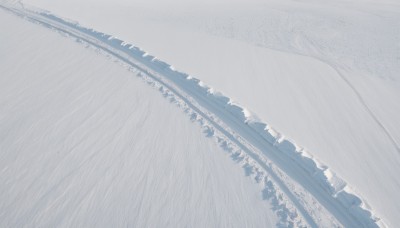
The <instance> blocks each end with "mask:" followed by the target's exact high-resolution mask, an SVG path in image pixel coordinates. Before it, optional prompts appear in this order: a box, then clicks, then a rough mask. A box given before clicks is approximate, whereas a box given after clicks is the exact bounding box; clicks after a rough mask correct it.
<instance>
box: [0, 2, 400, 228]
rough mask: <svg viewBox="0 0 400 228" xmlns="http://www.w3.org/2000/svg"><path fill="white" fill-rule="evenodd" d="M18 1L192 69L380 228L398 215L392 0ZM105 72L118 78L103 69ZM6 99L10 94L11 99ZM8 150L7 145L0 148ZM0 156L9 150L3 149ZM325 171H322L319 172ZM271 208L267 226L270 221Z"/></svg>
mask: <svg viewBox="0 0 400 228" xmlns="http://www.w3.org/2000/svg"><path fill="white" fill-rule="evenodd" d="M24 2H25V3H28V4H30V5H34V6H38V7H40V8H43V9H48V10H50V11H51V12H53V13H55V14H56V15H59V16H63V17H66V18H69V19H72V20H75V21H79V22H80V23H81V24H83V25H85V26H87V27H90V28H94V29H96V30H98V31H102V32H105V33H108V34H113V35H115V36H118V37H119V38H121V39H122V40H124V41H128V42H131V43H134V44H135V45H137V46H139V47H141V48H143V49H145V50H146V51H148V52H149V53H151V54H153V55H156V56H157V57H158V58H159V59H162V60H163V61H166V62H168V63H169V64H173V65H174V66H175V68H177V69H179V70H181V71H183V72H186V73H189V74H190V75H194V77H196V78H199V79H200V80H202V81H204V82H205V84H207V85H210V86H212V87H213V88H214V89H213V91H215V90H216V91H221V92H223V94H224V95H226V96H228V97H230V98H232V99H233V100H234V101H236V102H238V103H239V104H240V105H241V106H244V107H246V108H248V110H251V112H252V113H254V114H255V115H256V116H257V117H258V118H259V119H258V118H256V119H257V120H258V121H261V122H264V123H268V124H270V125H271V126H272V127H273V128H274V129H275V130H277V131H278V132H280V133H282V134H284V135H285V136H286V137H288V138H290V139H291V140H292V141H294V142H296V144H297V145H300V146H301V147H304V148H306V149H305V150H307V151H308V154H311V155H312V156H313V157H314V158H316V159H317V160H320V161H322V162H323V163H324V164H325V165H327V166H328V167H329V170H333V171H334V172H335V173H337V174H338V176H339V177H341V178H342V179H343V180H344V181H345V182H347V184H348V186H350V187H348V186H347V187H346V188H350V189H351V190H352V191H354V192H355V193H356V195H357V196H358V197H361V198H362V199H363V200H364V203H368V204H369V205H363V207H365V208H367V209H371V210H372V211H373V212H374V214H375V215H376V216H378V217H380V218H382V219H383V221H384V222H385V223H386V224H387V225H389V226H395V224H398V222H400V221H399V218H398V216H397V215H398V214H399V213H400V206H399V205H400V195H399V194H397V192H398V190H399V189H400V180H399V179H398V173H400V149H399V142H400V131H399V129H400V119H399V117H398V116H400V84H399V72H400V62H399V61H400V51H399V50H400V31H399V28H400V6H399V4H398V3H396V2H389V1H385V2H382V1H379V2H378V1H376V2H375V1H333V2H332V1H311V0H309V1H265V2H262V1H239V0H237V1H229V2H227V1H222V0H220V1H201V2H200V1H179V0H169V1H156V0H154V1H146V2H144V1H138V0H136V1H125V0H118V1H93V0H85V1H61V0H58V1H54V0H53V1H48V0H25V1H24ZM9 29H12V28H9ZM35 31H36V30H35ZM26 42H29V41H26ZM2 45H3V44H2ZM4 45H5V44H4ZM4 47H5V46H4ZM78 49H79V48H78ZM9 52H10V51H8V52H7V51H2V53H9ZM74 53H75V50H74ZM16 56H18V55H17V54H16ZM16 58H18V57H16ZM69 61H71V60H69ZM80 61H82V60H80ZM8 65H11V66H12V65H13V64H8ZM88 68H90V67H88ZM57 69H60V68H59V67H58V68H57ZM110 74H113V75H114V74H115V73H112V72H111V71H110ZM71 80H72V79H71ZM75 80H76V79H75ZM13 83H15V82H13ZM77 83H78V82H77ZM2 85H3V84H2ZM4 85H5V88H6V90H5V92H4V93H5V94H13V93H12V92H11V91H10V90H12V89H14V87H12V86H9V85H6V84H4ZM85 89H87V88H85ZM106 89H108V88H106ZM27 94H29V93H27ZM192 95H193V94H192ZM27 96H28V95H27ZM30 96H32V95H29V97H30ZM3 97H4V99H5V100H6V101H7V100H9V99H10V98H9V97H7V96H5V95H4V96H3V95H2V98H3ZM145 97H147V95H145ZM116 99H117V98H116ZM119 99H120V98H119ZM157 106H158V104H157ZM160 107H161V105H160ZM38 110H39V108H38ZM154 110H156V108H154ZM161 110H163V109H161ZM214 111H215V110H214ZM41 112H42V111H41ZM155 112H157V111H155ZM3 113H4V112H2V113H1V114H3ZM183 116H184V115H183ZM219 117H220V118H221V116H219ZM74 118H76V117H74ZM252 118H254V116H253V117H252ZM32 122H35V120H34V119H32ZM4 123H6V122H4ZM18 123H19V122H18ZM2 124H3V123H2ZM180 124H182V123H180ZM178 125H179V124H178ZM10 126H12V127H14V126H15V125H10ZM5 129H7V128H5ZM143 129H152V128H151V127H150V128H147V127H146V128H143ZM146 131H148V130H146ZM178 131H179V130H178ZM181 131H184V130H181ZM95 132H97V130H96V131H95ZM7 134H8V133H7ZM52 134H53V133H51V134H50V135H52ZM39 135H40V134H38V136H39ZM183 135H186V133H183ZM245 135H248V134H245ZM41 137H46V136H41ZM203 137H204V136H203ZM28 138H29V137H28ZM177 138H179V136H177ZM194 138H195V137H194ZM277 138H280V136H277ZM144 141H145V140H144ZM171 141H173V140H171ZM29 144H30V143H27V145H29ZM199 144H203V142H201V143H199ZM4 145H7V144H2V145H1V146H4ZM194 145H195V147H196V148H197V147H199V148H202V147H201V146H199V145H197V144H194ZM265 148H266V147H261V150H262V149H265ZM270 150H273V149H270ZM5 151H8V152H9V153H11V152H10V151H11V150H10V149H7V150H5ZM274 162H276V161H274ZM288 164H289V165H290V163H288V162H283V163H281V164H280V165H279V164H278V166H279V167H280V168H281V169H283V172H287V173H289V174H288V175H289V176H290V178H292V179H293V180H294V184H296V182H297V184H299V185H302V186H303V187H304V185H306V184H305V183H306V178H305V179H302V178H300V177H296V176H295V175H294V174H293V173H292V174H290V172H291V171H293V170H290V169H288ZM322 169H324V168H323V167H322ZM294 170H296V169H294ZM229 173H230V172H229ZM223 175H225V174H221V176H223ZM230 175H231V174H230ZM325 177H328V178H329V175H328V174H327V173H325ZM278 179H279V178H278ZM333 180H335V179H334V178H333ZM275 181H276V180H275ZM330 181H331V182H330V183H334V182H332V180H330ZM284 184H287V182H285V183H284ZM292 184H293V183H292ZM343 186H344V185H343V184H342V183H341V182H340V183H338V185H337V186H335V187H338V188H339V190H340V188H341V187H343ZM314 187H315V186H314ZM314 187H313V186H311V187H310V186H309V187H304V188H306V189H305V192H306V193H310V192H311V195H314V196H315V195H317V196H315V197H316V199H317V200H318V201H321V202H320V203H321V204H322V206H323V207H326V208H327V210H328V211H329V213H331V214H333V216H334V217H335V216H337V219H339V220H340V222H342V224H346V223H343V222H344V221H347V220H346V219H345V218H339V217H340V213H336V214H335V212H337V210H336V211H335V209H332V208H329V207H330V206H332V205H333V204H332V203H334V201H332V202H331V201H330V199H328V201H329V202H328V203H326V202H322V199H326V198H324V196H321V195H318V194H320V193H318V191H317V190H315V189H314ZM281 188H282V186H281ZM267 189H268V187H267ZM281 190H282V189H281ZM135 191H136V190H135ZM246 191H247V190H246ZM299 191H302V190H299ZM313 191H315V192H313ZM283 192H285V191H284V190H283ZM317 193H318V194H317ZM334 193H335V194H336V193H337V192H336V190H335V191H334ZM253 194H254V192H253ZM286 194H289V195H290V193H287V192H286ZM250 195H251V192H250ZM322 195H323V194H322ZM289 198H290V197H289ZM300 198H301V197H300ZM302 199H303V200H304V198H302ZM310 202H311V201H310ZM264 203H265V202H264ZM300 204H302V203H300ZM356 204H357V203H356ZM302 205H303V204H302ZM304 205H307V204H304ZM296 206H297V207H298V205H294V207H296ZM356 206H357V205H356ZM255 207H256V206H255ZM289 209H290V208H289ZM297 209H298V208H297ZM304 210H305V212H304V211H301V210H299V211H300V212H299V213H301V214H302V215H301V216H300V217H303V219H305V220H306V222H308V224H309V225H311V226H312V225H313V224H312V222H310V220H315V215H314V217H313V215H310V218H308V219H307V218H304V217H307V216H306V215H307V214H308V213H310V210H311V209H310V208H308V209H307V207H305V209H304ZM321 210H322V209H321ZM267 211H268V210H266V212H267ZM329 213H325V212H321V214H318V213H317V214H318V215H317V217H318V216H322V220H324V219H325V220H326V219H327V218H328V217H329V216H327V214H329ZM345 213H346V212H345ZM267 214H268V216H267V218H265V219H266V220H267V221H269V222H271V223H273V222H276V221H275V220H274V218H273V216H270V213H267ZM289 214H290V213H289ZM281 219H282V217H281ZM341 219H342V220H341ZM161 220H162V221H165V219H164V220H163V219H161ZM161 220H160V221H161ZM328 220H329V219H328ZM332 221H334V220H331V222H332ZM315 222H316V224H314V225H320V226H321V225H322V224H325V225H326V224H328V223H322V222H321V221H319V222H321V223H319V222H317V221H315ZM323 222H326V221H323ZM213 224H214V225H215V224H217V223H213ZM235 224H236V223H235ZM237 224H238V226H240V225H241V224H240V223H237ZM348 224H350V223H348ZM254 225H257V224H254Z"/></svg>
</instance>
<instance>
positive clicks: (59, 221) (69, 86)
mask: <svg viewBox="0 0 400 228" xmlns="http://www.w3.org/2000/svg"><path fill="white" fill-rule="evenodd" d="M0 30H1V35H0V41H1V42H0V69H1V75H0V158H1V159H0V183H1V186H0V227H271V226H274V225H275V224H277V223H278V222H279V220H278V219H277V217H276V215H275V213H274V211H273V210H272V209H271V207H272V205H273V204H272V201H271V200H267V199H266V200H263V197H262V193H261V188H260V187H259V186H258V185H257V184H255V181H253V180H252V179H251V178H249V177H246V176H245V172H243V169H242V168H241V167H240V165H237V164H235V163H238V164H241V165H245V164H246V162H234V161H233V160H232V159H230V158H229V156H228V154H227V153H226V152H224V150H222V148H221V147H219V146H218V144H217V143H216V142H215V140H213V139H212V138H207V137H205V136H204V135H205V133H203V132H202V131H201V128H200V127H199V124H196V123H197V122H194V121H193V120H192V121H191V120H190V118H188V114H185V113H184V112H183V111H181V110H183V109H182V108H181V109H179V108H177V107H176V104H178V103H177V102H176V101H175V102H174V101H173V100H171V99H173V98H172V97H169V96H168V94H167V93H166V92H165V93H160V92H159V91H158V90H156V89H154V88H155V87H154V86H153V88H152V87H151V86H149V85H147V83H146V81H144V80H143V79H140V77H137V74H138V73H139V72H138V71H137V70H135V69H131V70H130V71H128V70H126V69H125V68H122V67H121V66H120V65H119V64H117V63H114V62H113V61H110V60H111V59H107V58H106V57H104V56H103V55H99V54H98V53H96V50H90V49H85V48H84V46H83V45H81V44H79V43H76V42H73V41H72V39H71V38H65V37H62V36H60V34H57V33H54V32H52V31H50V30H48V29H46V28H43V27H42V26H38V25H35V24H33V23H29V22H27V21H24V20H22V19H21V18H18V17H16V16H15V15H12V14H10V13H7V12H6V11H4V10H3V9H1V10H0ZM64 35H65V34H64ZM97 52H98V51H97ZM149 83H150V82H149ZM158 89H162V87H159V88H158ZM162 94H164V95H165V97H166V98H164V97H163V96H162ZM171 103H172V104H175V105H172V104H171ZM269 190H271V191H273V188H269ZM273 194H274V193H272V192H271V194H270V196H271V199H273V197H272V196H273Z"/></svg>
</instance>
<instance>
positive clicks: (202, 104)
mask: <svg viewBox="0 0 400 228" xmlns="http://www.w3.org/2000/svg"><path fill="white" fill-rule="evenodd" d="M3 9H5V10H7V11H10V12H13V13H15V14H16V15H19V16H22V17H24V18H26V19H28V20H29V21H32V22H35V23H38V24H40V25H42V26H44V27H47V28H50V29H53V30H56V31H58V32H59V33H61V34H64V35H66V36H70V37H72V38H74V39H76V40H77V41H79V42H81V43H83V44H85V45H87V46H88V47H92V48H94V49H95V50H97V51H98V52H100V53H103V54H106V55H108V56H111V57H112V58H115V60H117V61H119V62H120V63H123V65H125V66H127V67H128V68H130V69H135V70H136V71H139V72H140V73H139V76H140V77H141V78H142V79H144V80H147V81H148V83H149V84H150V85H152V86H153V87H156V88H158V89H159V90H160V91H161V92H162V93H163V94H164V95H165V96H166V97H169V99H170V100H171V101H172V102H173V103H175V104H178V105H179V106H180V107H182V108H183V109H184V110H185V112H186V113H187V114H189V115H190V116H191V119H192V120H193V121H197V122H200V123H201V125H202V126H203V128H204V130H205V133H206V135H207V136H212V137H213V138H214V139H216V140H217V142H218V143H219V144H220V145H221V147H222V148H224V149H225V150H227V151H228V152H230V153H231V154H232V157H233V158H234V159H235V160H238V161H240V162H241V163H242V164H243V166H244V168H245V170H246V172H247V173H248V175H250V176H252V177H254V178H255V180H256V181H257V182H258V183H260V184H261V186H263V188H264V190H263V193H264V197H265V198H266V199H269V200H270V201H271V202H272V204H273V208H272V209H273V210H274V211H276V212H277V215H278V216H279V219H280V221H279V224H280V225H283V226H291V225H295V226H302V225H309V226H312V227H315V226H340V225H339V224H341V225H343V226H348V227H357V226H372V227H374V226H377V225H384V223H383V222H382V221H381V220H380V219H379V218H377V217H375V216H374V215H372V214H371V212H370V208H369V206H368V205H366V204H365V201H362V200H361V199H360V198H359V196H356V195H354V194H352V193H351V190H350V189H349V187H348V186H347V185H346V183H345V182H344V181H343V180H341V179H340V178H338V177H337V176H336V175H335V174H334V173H333V172H332V171H331V170H329V169H327V167H325V166H323V165H321V164H319V163H318V162H317V161H316V160H314V159H312V158H311V157H310V155H309V154H308V153H307V152H306V151H304V149H302V148H299V147H298V146H296V145H295V144H293V143H292V142H290V141H288V140H286V139H284V138H283V137H282V136H280V135H279V134H277V133H276V132H275V131H274V130H272V129H271V128H270V127H269V126H267V125H266V124H264V123H262V122H259V121H258V120H256V119H254V116H253V115H251V113H249V112H248V111H247V110H246V109H243V108H241V107H239V106H237V105H236V104H234V103H233V102H232V101H231V100H230V99H229V98H227V97H224V96H222V95H220V94H219V93H215V91H214V90H212V89H210V88H208V87H206V86H204V84H202V83H201V82H200V81H199V80H197V79H194V78H193V77H191V76H189V75H187V74H183V73H180V72H177V71H175V70H174V69H173V68H172V67H171V66H170V65H168V64H166V63H164V62H162V61H159V60H157V59H156V58H154V57H153V56H150V55H148V54H147V53H145V52H143V51H142V50H140V49H138V48H137V47H134V46H132V45H129V44H126V43H125V42H123V41H121V40H118V39H116V38H113V37H112V36H109V35H105V34H103V33H99V32H96V31H93V30H90V29H86V28H83V27H81V26H78V25H76V24H74V23H71V22H67V21H65V20H63V19H60V18H59V17H56V16H54V15H51V14H48V13H40V11H39V12H33V11H31V10H26V9H23V8H21V7H20V6H18V5H13V6H10V5H8V4H6V5H5V7H4V8H3Z"/></svg>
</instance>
